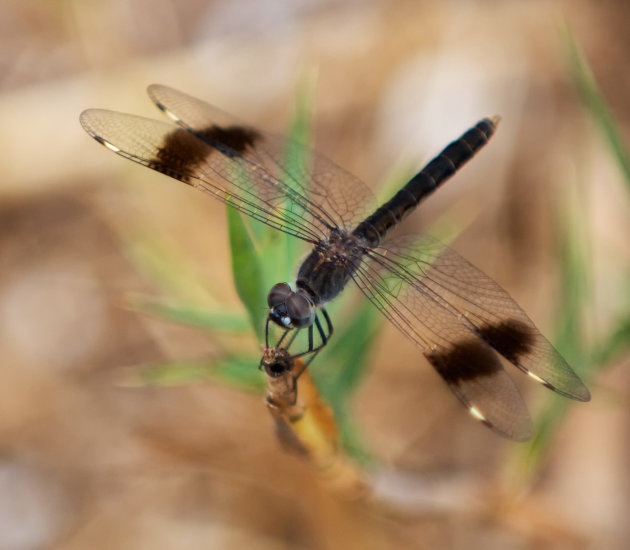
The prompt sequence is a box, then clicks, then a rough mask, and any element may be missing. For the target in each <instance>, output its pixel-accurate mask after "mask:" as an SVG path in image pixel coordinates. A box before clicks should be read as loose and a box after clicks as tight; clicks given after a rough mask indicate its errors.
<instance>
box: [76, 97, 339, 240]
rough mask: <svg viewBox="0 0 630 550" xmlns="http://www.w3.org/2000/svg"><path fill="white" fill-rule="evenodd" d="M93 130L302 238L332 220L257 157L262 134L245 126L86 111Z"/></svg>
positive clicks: (315, 236)
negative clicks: (200, 128) (194, 126)
mask: <svg viewBox="0 0 630 550" xmlns="http://www.w3.org/2000/svg"><path fill="white" fill-rule="evenodd" d="M80 120H81V124H82V126H83V128H84V129H85V130H86V132H87V133H88V134H90V135H91V136H92V137H93V138H94V139H96V140H97V141H98V142H99V143H101V144H103V145H105V146H106V147H107V148H109V149H110V150H112V151H114V152H115V153H117V154H119V155H121V156H123V157H125V158H128V159H130V160H132V161H134V162H137V163H139V164H142V165H144V166H147V167H148V168H151V169H153V170H156V171H158V172H162V173H164V174H166V175H168V176H170V177H172V178H175V179H178V180H180V181H182V182H184V183H186V184H188V185H191V186H192V187H196V188H199V189H202V190H203V191H206V192H208V193H210V194H211V195H213V196H214V197H216V198H217V199H219V200H221V201H223V202H226V203H228V204H230V205H231V206H233V207H235V208H237V209H238V210H240V211H241V212H243V213H245V214H248V215H249V216H251V217H253V218H255V219H257V220H259V221H262V222H264V223H266V224H267V225H269V226H271V227H274V228H275V229H279V230H281V231H284V232H286V233H289V234H291V235H294V236H296V237H299V238H301V239H304V240H307V241H310V242H316V241H317V240H319V239H321V238H322V237H324V236H325V235H326V234H327V230H328V227H329V224H328V221H327V220H325V219H323V218H322V217H321V216H320V215H319V212H318V211H314V210H313V209H312V207H311V205H310V203H309V201H308V198H306V197H305V196H303V195H301V194H300V193H298V192H296V191H295V190H294V189H292V188H291V187H290V186H288V185H287V184H286V183H284V182H283V181H282V179H281V175H282V174H280V173H272V172H271V171H270V170H268V169H267V168H263V167H261V166H260V165H258V164H256V162H255V161H254V160H252V159H251V151H253V150H254V149H256V147H257V146H258V145H259V143H260V141H261V140H262V139H263V138H262V136H261V135H260V134H259V133H258V132H257V131H256V130H254V129H252V128H247V127H243V126H231V127H225V128H220V127H212V128H208V129H207V130H206V131H205V132H204V133H203V135H202V134H201V133H196V132H191V131H188V130H185V129H182V128H179V127H177V126H174V125H173V124H167V123H163V122H160V121H156V120H152V119H148V118H143V117H138V116H134V115H128V114H124V113H118V112H115V111H107V110H103V109H88V110H87V111H84V112H83V113H82V114H81V119H80Z"/></svg>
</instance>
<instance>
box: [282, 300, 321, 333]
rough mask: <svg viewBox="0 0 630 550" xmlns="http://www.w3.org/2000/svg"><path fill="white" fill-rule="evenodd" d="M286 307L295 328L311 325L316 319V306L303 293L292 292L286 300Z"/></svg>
mask: <svg viewBox="0 0 630 550" xmlns="http://www.w3.org/2000/svg"><path fill="white" fill-rule="evenodd" d="M286 307H287V314H288V315H289V317H290V318H291V321H292V323H293V326H294V327H295V328H305V327H310V326H311V325H312V324H313V321H315V308H314V307H313V304H312V303H311V302H310V301H309V300H308V299H307V298H306V296H303V295H302V294H296V293H295V292H294V293H293V294H291V296H289V297H288V298H287V300H286Z"/></svg>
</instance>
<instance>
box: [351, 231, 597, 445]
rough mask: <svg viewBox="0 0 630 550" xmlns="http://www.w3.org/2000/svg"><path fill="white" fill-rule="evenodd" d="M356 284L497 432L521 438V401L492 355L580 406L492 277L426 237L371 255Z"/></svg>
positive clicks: (583, 395)
mask: <svg viewBox="0 0 630 550" xmlns="http://www.w3.org/2000/svg"><path fill="white" fill-rule="evenodd" d="M369 257H370V259H369V260H367V261H366V262H364V264H363V265H361V266H359V268H358V269H357V271H356V274H355V277H354V278H355V281H356V282H357V284H358V285H359V287H360V288H361V289H362V290H363V292H364V293H365V294H366V295H367V296H368V298H369V299H370V300H371V301H372V302H373V303H374V304H375V305H376V307H378V308H379V309H380V310H381V311H382V312H383V314H384V315H385V316H386V317H387V318H388V319H389V320H390V321H391V322H392V323H393V324H394V325H395V326H396V327H397V328H398V329H399V330H401V331H402V332H403V333H404V334H405V335H406V336H407V337H409V338H410V339H411V340H412V341H414V342H415V343H416V344H418V345H419V346H420V347H421V348H422V349H423V352H424V355H425V356H426V357H427V359H428V360H429V362H430V363H431V364H432V365H433V366H434V367H435V369H436V370H437V371H438V372H439V374H440V375H441V376H442V377H443V378H444V379H445V381H446V382H447V384H448V385H449V387H450V388H451V389H452V390H453V391H454V393H455V394H456V395H457V397H458V398H459V399H460V400H461V401H462V402H463V403H464V404H465V405H466V406H467V407H468V409H469V412H470V413H471V414H472V415H473V416H475V417H476V418H478V419H480V420H482V421H484V422H485V423H486V424H488V425H489V426H491V427H492V428H493V429H494V430H495V431H497V432H499V433H501V434H502V435H505V436H507V437H510V438H512V439H526V438H527V437H528V436H529V434H530V431H531V424H530V421H529V417H528V414H527V410H526V408H525V405H524V404H523V401H522V399H521V397H520V395H519V394H518V391H517V390H516V388H515V387H514V385H513V383H512V382H511V380H510V378H509V377H508V375H507V373H506V372H505V370H504V369H503V367H502V366H501V363H500V362H499V360H498V356H497V354H496V353H495V352H498V353H500V354H501V355H503V356H504V357H505V358H506V359H507V360H509V361H510V362H511V363H513V364H514V365H516V366H517V367H518V368H519V369H521V370H523V371H524V372H526V373H528V374H529V375H530V376H531V377H532V378H534V379H535V380H537V381H538V382H541V383H543V384H544V385H546V386H547V387H549V388H551V389H553V390H554V391H556V392H558V393H561V394H562V395H565V396H567V397H570V398H573V399H577V400H580V401H587V400H588V399H589V398H590V395H589V392H588V389H587V388H586V387H585V386H584V384H583V383H582V382H581V380H580V379H579V378H578V376H577V375H576V374H575V373H574V372H573V370H572V369H571V368H570V367H569V365H568V364H567V363H566V361H564V359H563V358H562V357H561V356H560V354H559V353H558V352H557V351H556V350H555V349H554V348H553V346H552V345H551V344H550V343H549V342H548V341H547V340H546V339H545V338H544V336H542V335H541V334H540V332H539V331H538V329H537V328H536V327H535V325H534V324H533V323H532V321H531V320H530V319H529V318H528V317H527V315H526V314H525V313H524V312H523V311H522V309H521V308H520V307H519V306H518V304H516V302H514V300H513V299H512V298H511V297H510V296H509V295H508V294H507V293H506V292H505V291H504V290H503V289H502V288H501V287H500V286H499V285H498V284H497V283H495V282H494V281H493V280H492V279H490V278H489V277H488V276H487V275H485V274H484V273H483V272H481V271H480V270H479V269H477V268H476V267H474V266H473V265H472V264H470V263H469V262H468V261H466V260H465V259H464V258H462V257H461V256H460V255H459V254H457V253H456V252H454V251H453V250H451V249H449V248H448V247H446V246H445V245H443V244H442V243H440V242H439V241H437V240H436V239H433V238H431V237H427V236H423V237H413V238H409V237H405V238H402V239H396V240H392V241H390V242H388V243H387V244H386V245H384V246H382V247H376V248H374V249H372V250H370V251H369Z"/></svg>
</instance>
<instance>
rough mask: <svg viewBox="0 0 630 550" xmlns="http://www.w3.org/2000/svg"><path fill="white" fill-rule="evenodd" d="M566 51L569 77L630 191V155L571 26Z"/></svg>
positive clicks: (567, 34)
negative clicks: (601, 134) (602, 136)
mask: <svg viewBox="0 0 630 550" xmlns="http://www.w3.org/2000/svg"><path fill="white" fill-rule="evenodd" d="M565 47H566V50H567V57H568V64H569V69H570V74H571V77H572V78H573V83H574V85H575V87H576V89H577V91H578V93H579V95H580V98H581V99H582V103H583V104H584V106H585V107H586V109H587V110H588V112H589V113H590V114H591V116H592V117H593V120H594V121H595V123H596V124H597V125H598V126H599V129H600V130H601V132H602V133H603V135H604V137H605V138H606V141H607V142H608V146H609V147H610V150H611V153H612V154H613V157H614V158H615V160H616V161H617V163H618V164H619V168H620V169H621V171H622V173H623V175H624V178H625V181H626V184H627V186H628V190H629V191H630V154H629V152H628V148H627V147H626V145H625V143H624V141H623V138H622V136H621V132H620V131H619V127H618V125H617V123H616V122H615V117H614V115H613V114H612V111H611V110H610V108H609V106H608V103H607V102H606V99H605V98H604V95H603V94H602V92H601V90H600V88H599V86H598V85H597V81H596V80H595V76H594V75H593V71H592V70H591V68H590V66H589V64H588V61H587V60H586V57H585V56H584V53H583V52H582V49H581V48H580V46H579V45H578V43H577V40H576V39H575V36H574V35H573V33H572V32H571V29H570V27H569V26H568V25H566V26H565Z"/></svg>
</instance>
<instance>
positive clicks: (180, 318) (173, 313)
mask: <svg viewBox="0 0 630 550" xmlns="http://www.w3.org/2000/svg"><path fill="white" fill-rule="evenodd" d="M128 301H129V305H130V307H131V308H132V309H134V310H135V311H138V312H140V313H144V314H145V315H151V316H154V317H158V318H160V319H164V320H166V321H171V322H173V323H177V324H180V325H187V326H190V327H196V328H200V329H203V330H208V331H224V332H245V331H247V330H248V329H249V328H250V322H249V320H248V318H247V315H246V314H245V312H240V311H239V312H234V311H229V310H223V309H222V310H216V309H212V310H211V309H208V308H201V307H197V306H191V305H188V304H182V303H177V302H171V301H165V300H163V299H156V298H154V297H152V296H140V295H135V296H130V297H129V299H128Z"/></svg>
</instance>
